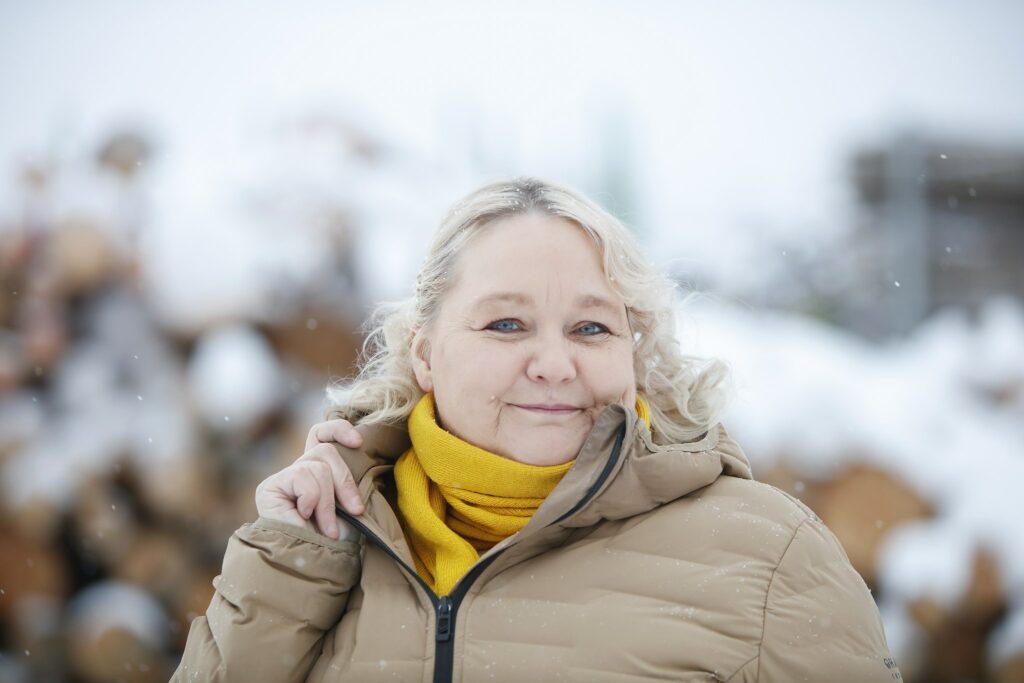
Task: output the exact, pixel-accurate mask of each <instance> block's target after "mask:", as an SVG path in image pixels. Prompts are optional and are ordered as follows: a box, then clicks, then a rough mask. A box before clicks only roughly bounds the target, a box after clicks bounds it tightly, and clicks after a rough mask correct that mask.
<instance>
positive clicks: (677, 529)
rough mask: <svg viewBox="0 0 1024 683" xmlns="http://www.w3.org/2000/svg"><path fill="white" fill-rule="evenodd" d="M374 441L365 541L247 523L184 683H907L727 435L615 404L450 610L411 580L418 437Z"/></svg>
mask: <svg viewBox="0 0 1024 683" xmlns="http://www.w3.org/2000/svg"><path fill="white" fill-rule="evenodd" d="M359 431H360V432H362V434H363V436H364V446H363V448H361V449H358V450H354V449H348V448H345V447H342V446H338V448H339V451H340V452H341V453H342V456H343V457H344V458H345V461H346V462H347V464H348V465H349V467H350V469H351V470H352V472H353V474H354V475H355V477H356V480H357V481H359V482H360V490H361V491H362V494H363V496H364V499H367V500H368V505H367V511H366V513H365V514H363V515H361V516H360V517H358V518H355V519H356V523H357V524H358V525H359V527H360V529H361V530H362V531H363V534H362V536H361V537H360V540H359V541H358V542H352V541H334V540H332V539H329V538H326V537H324V536H321V535H319V534H317V533H315V532H311V531H307V530H305V529H301V528H298V527H293V526H290V525H287V524H284V523H281V522H276V521H272V520H267V519H262V518H261V519H258V520H257V521H256V522H255V523H252V524H246V525H243V526H242V527H241V528H240V529H238V531H236V532H235V533H234V535H233V536H232V537H231V539H230V540H229V542H228V547H227V552H226V554H225V556H224V566H223V570H222V572H221V574H220V575H219V576H218V577H217V578H216V579H215V580H214V586H215V587H216V593H215V595H214V598H213V601H212V602H211V604H210V606H209V609H207V612H206V615H205V616H200V617H197V618H196V619H195V620H194V621H193V622H192V627H191V630H190V631H189V636H188V643H187V645H186V648H185V653H184V656H183V658H182V660H181V664H180V665H179V667H178V670H177V671H176V672H175V674H174V678H173V679H172V680H174V681H239V682H245V683H252V682H254V681H268V682H269V681H280V682H282V683H284V682H288V681H315V682H317V683H319V682H321V681H322V682H334V681H338V682H340V681H357V682H358V683H369V682H372V681H418V682H421V683H430V682H431V681H466V682H469V683H473V682H476V681H514V682H516V683H520V682H522V681H528V682H540V681H609V682H611V681H615V682H619V681H631V682H636V683H639V682H640V681H737V682H738V681H745V682H754V681H760V682H773V683H794V682H797V681H824V680H828V681H831V682H833V683H858V682H860V681H878V682H882V681H893V680H898V679H899V678H900V673H899V670H898V668H897V667H896V664H895V663H894V662H893V660H892V659H891V658H890V656H889V652H888V647H887V644H886V640H885V635H884V633H883V630H882V624H881V620H880V619H879V615H878V610H877V608H876V607H875V604H874V602H873V600H872V598H871V594H870V592H869V591H868V588H867V586H866V585H865V584H864V581H863V580H862V579H861V577H860V575H858V574H857V572H856V571H855V570H854V569H853V568H852V567H851V565H850V562H849V560H848V558H847V556H846V553H845V552H844V551H843V549H842V547H841V546H840V545H839V543H838V542H837V541H836V538H835V536H833V534H832V533H831V532H830V531H829V530H828V529H827V528H826V527H825V525H824V524H823V523H822V522H821V520H820V519H818V518H817V517H816V516H815V515H814V513H813V512H811V510H810V509H809V508H807V507H806V506H804V505H803V504H802V503H800V502H799V501H797V500H796V499H794V498H792V497H790V496H789V495H787V494H785V493H782V492H781V491H779V490H778V489H776V488H773V487H771V486H768V485H767V484H762V483H759V482H756V481H754V480H753V479H752V478H751V474H750V466H749V463H748V461H747V459H746V457H745V456H744V455H743V452H742V451H741V450H740V448H739V447H738V446H737V445H736V443H735V442H734V441H733V440H732V439H730V438H729V436H728V435H727V434H726V432H725V430H724V429H723V428H722V426H721V425H718V426H716V427H715V428H713V429H711V430H710V431H709V432H708V433H707V434H706V435H704V437H703V438H701V439H699V440H697V441H694V442H691V443H685V444H662V443H658V442H655V441H654V440H652V437H651V434H650V432H649V431H648V430H647V429H646V427H644V426H643V423H642V422H639V421H638V419H637V416H636V413H635V412H634V411H633V410H631V409H628V408H623V407H622V406H618V405H613V406H609V407H607V408H605V410H604V411H603V412H602V413H601V414H600V415H599V417H598V419H597V421H596V423H595V425H594V428H593V430H592V431H591V433H590V435H589V437H588V439H587V441H586V443H585V444H584V446H583V449H582V451H581V452H580V455H579V457H578V458H577V460H576V463H575V465H574V466H573V468H572V469H571V470H570V471H569V472H568V473H567V474H566V475H565V477H564V478H563V479H562V481H561V482H560V483H559V485H558V486H557V487H556V488H555V490H554V491H553V492H552V493H551V495H550V496H549V497H548V498H547V499H546V500H545V501H544V503H543V505H541V507H540V508H539V509H538V510H537V512H536V514H535V515H534V517H533V518H532V519H531V521H530V523H529V524H528V525H527V526H526V527H525V528H524V529H523V530H522V531H521V532H519V533H518V534H515V535H514V536H511V537H509V538H508V539H506V540H504V541H502V542H501V543H499V544H497V545H496V546H494V548H493V549H491V550H490V551H488V552H486V553H484V554H483V556H482V557H481V558H480V560H479V561H478V562H477V563H476V564H475V565H474V566H473V567H472V568H471V569H470V570H469V572H468V573H467V574H466V575H465V576H464V577H463V578H462V580H461V581H460V582H459V584H457V585H456V587H455V588H454V589H453V591H452V593H451V594H450V595H448V596H444V597H441V598H439V597H438V596H436V595H434V594H433V593H432V592H431V591H430V590H429V589H428V588H427V587H426V585H425V584H424V583H423V582H422V581H421V580H420V579H419V578H418V577H417V575H416V573H415V571H414V570H413V569H412V568H411V567H412V566H413V562H412V557H411V555H410V551H409V547H408V545H407V543H406V541H405V539H404V537H403V534H402V531H401V529H400V527H399V524H398V520H397V518H396V517H395V513H394V505H393V501H394V490H393V489H394V479H393V477H392V476H391V470H392V466H393V463H394V461H395V459H396V458H397V456H398V455H400V454H401V453H402V452H403V451H404V450H405V449H406V448H407V447H408V440H407V439H408V437H407V435H406V434H405V432H404V430H401V429H397V428H394V427H391V428H388V427H379V426H378V427H369V428H366V427H359ZM350 519H351V518H350Z"/></svg>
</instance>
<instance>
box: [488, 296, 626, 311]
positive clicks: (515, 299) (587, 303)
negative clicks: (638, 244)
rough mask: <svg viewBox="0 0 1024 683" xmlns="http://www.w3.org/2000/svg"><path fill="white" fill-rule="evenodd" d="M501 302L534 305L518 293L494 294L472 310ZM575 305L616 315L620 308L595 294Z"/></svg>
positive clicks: (581, 299) (577, 301) (581, 297)
mask: <svg viewBox="0 0 1024 683" xmlns="http://www.w3.org/2000/svg"><path fill="white" fill-rule="evenodd" d="M503 301H511V302H512V303H516V304H523V305H526V306H532V305H533V303H534V302H533V297H531V296H527V295H526V294H522V293H519V292H495V293H493V294H488V295H487V296H483V297H480V298H479V299H477V300H476V301H475V302H474V303H473V308H478V307H480V306H485V305H487V304H491V303H498V302H503ZM575 305H576V307H577V308H603V309H606V310H608V311H611V312H613V313H618V312H619V308H620V306H619V305H617V304H615V303H613V302H611V301H610V300H608V299H606V298H605V297H603V296H598V295H597V294H583V295H581V296H579V297H577V298H576V302H575Z"/></svg>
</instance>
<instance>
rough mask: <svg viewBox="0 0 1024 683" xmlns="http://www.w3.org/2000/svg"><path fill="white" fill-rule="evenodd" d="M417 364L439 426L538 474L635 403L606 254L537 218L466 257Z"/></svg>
mask: <svg viewBox="0 0 1024 683" xmlns="http://www.w3.org/2000/svg"><path fill="white" fill-rule="evenodd" d="M456 270H457V273H456V275H455V281H454V285H453V286H452V288H451V290H450V291H449V292H448V293H447V294H446V295H445V298H444V300H443V302H442V305H441V309H440V311H439V314H438V317H437V319H436V320H435V321H434V323H433V324H432V325H431V326H430V328H429V329H427V330H424V331H422V334H423V335H425V337H426V340H427V342H428V349H427V350H426V351H425V352H424V353H423V354H420V355H417V356H416V357H415V360H414V367H415V371H416V379H417V381H418V382H419V385H420V388H421V389H422V390H423V391H433V392H434V403H435V406H436V408H437V417H438V421H439V422H440V423H441V424H442V426H443V427H444V428H445V429H447V430H448V431H449V432H451V433H452V434H454V435H455V436H457V437H459V438H461V439H462V440H464V441H468V442H469V443H472V444H474V445H476V446H479V447H480V448H484V449H486V450H488V451H491V452H493V453H497V454H499V455H503V456H505V457H507V458H511V459H513V460H518V461H519V462H523V463H528V464H531V465H555V464H559V463H564V462H567V461H569V460H571V459H573V458H574V457H576V454H577V453H578V451H579V449H580V447H581V446H582V445H583V441H584V440H585V439H586V437H587V434H588V433H589V432H590V429H591V427H592V426H593V424H594V419H595V418H596V416H597V414H598V413H599V412H600V411H601V409H602V408H604V407H605V406H606V405H608V404H611V403H620V404H622V405H626V406H632V405H633V404H634V402H635V401H636V378H635V375H634V372H633V335H632V331H631V330H630V328H629V323H628V320H627V318H626V307H625V304H624V302H623V300H622V299H621V298H620V297H619V296H618V295H617V294H616V293H615V292H614V291H613V290H612V289H611V287H610V286H609V283H608V279H607V277H606V276H605V274H604V271H603V270H602V268H601V259H600V255H599V253H598V251H597V247H596V245H595V244H594V242H593V241H592V240H591V238H590V237H589V236H588V235H587V234H586V233H585V232H584V231H583V230H582V229H581V228H580V227H578V226H577V225H575V224H574V223H572V222H570V221H568V220H566V219H563V218H557V217H552V216H546V215H540V214H533V213H531V214H525V215H518V216H513V217H511V218H505V219H501V220H499V221H497V222H495V223H494V224H492V225H490V226H488V227H487V229H485V230H484V231H482V232H481V233H479V234H478V235H477V236H475V237H474V238H473V239H472V240H471V241H470V243H469V244H468V245H466V246H465V247H464V248H463V251H462V253H461V254H460V255H459V257H458V264H457V269H456Z"/></svg>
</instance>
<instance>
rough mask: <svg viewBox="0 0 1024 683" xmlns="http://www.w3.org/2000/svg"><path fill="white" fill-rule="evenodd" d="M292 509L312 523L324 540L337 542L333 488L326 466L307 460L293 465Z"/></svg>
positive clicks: (325, 464) (329, 471) (328, 469)
mask: <svg viewBox="0 0 1024 683" xmlns="http://www.w3.org/2000/svg"><path fill="white" fill-rule="evenodd" d="M292 489H293V492H294V494H295V509H296V510H297V511H298V513H299V514H300V515H301V516H302V518H303V519H306V520H308V519H311V518H312V519H313V520H314V521H315V522H316V527H317V530H318V531H319V532H320V533H321V534H323V535H324V536H328V537H330V538H337V537H338V536H337V534H338V521H337V518H336V517H335V516H334V484H333V482H332V480H331V470H330V467H328V465H327V463H325V462H322V461H319V460H309V461H306V462H302V463H298V464H296V465H295V473H294V477H293V479H292Z"/></svg>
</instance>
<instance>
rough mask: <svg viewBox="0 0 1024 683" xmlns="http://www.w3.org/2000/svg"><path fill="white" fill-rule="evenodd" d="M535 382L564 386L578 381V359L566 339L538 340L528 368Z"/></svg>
mask: <svg viewBox="0 0 1024 683" xmlns="http://www.w3.org/2000/svg"><path fill="white" fill-rule="evenodd" d="M526 375H527V376H528V377H529V378H530V379H531V380H533V381H534V382H550V383H552V384H562V383H564V382H570V381H572V380H574V379H576V359H575V358H574V356H573V352H572V349H571V348H570V346H569V343H568V342H567V341H566V340H565V339H561V338H559V339H547V340H545V339H537V342H536V344H535V345H534V347H533V349H532V352H531V354H530V359H529V361H528V362H527V366H526Z"/></svg>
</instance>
